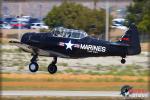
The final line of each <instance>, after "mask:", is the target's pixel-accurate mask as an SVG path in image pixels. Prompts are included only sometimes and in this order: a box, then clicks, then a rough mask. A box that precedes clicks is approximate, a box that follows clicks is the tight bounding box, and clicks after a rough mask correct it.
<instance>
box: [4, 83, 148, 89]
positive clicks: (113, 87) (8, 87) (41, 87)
mask: <svg viewBox="0 0 150 100" xmlns="http://www.w3.org/2000/svg"><path fill="white" fill-rule="evenodd" d="M66 84H67V83H66ZM120 88H121V86H109V87H108V86H97V87H76V88H73V87H59V88H58V87H48V86H43V85H40V86H5V87H1V90H62V91H89V90H90V91H120ZM133 88H134V89H143V90H145V91H149V90H148V86H134V87H133Z"/></svg>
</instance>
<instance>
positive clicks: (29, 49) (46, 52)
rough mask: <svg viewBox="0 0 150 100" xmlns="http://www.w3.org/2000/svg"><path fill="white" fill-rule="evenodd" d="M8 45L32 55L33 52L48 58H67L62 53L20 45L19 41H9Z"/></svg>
mask: <svg viewBox="0 0 150 100" xmlns="http://www.w3.org/2000/svg"><path fill="white" fill-rule="evenodd" d="M9 43H11V44H13V45H16V46H18V47H19V48H21V49H22V50H24V51H26V52H29V53H33V54H34V53H35V52H37V53H38V54H39V55H41V56H48V57H54V56H58V57H62V58H69V56H67V55H64V54H62V53H59V52H55V51H51V50H43V49H40V48H37V47H34V46H30V45H27V44H24V43H21V42H19V41H9Z"/></svg>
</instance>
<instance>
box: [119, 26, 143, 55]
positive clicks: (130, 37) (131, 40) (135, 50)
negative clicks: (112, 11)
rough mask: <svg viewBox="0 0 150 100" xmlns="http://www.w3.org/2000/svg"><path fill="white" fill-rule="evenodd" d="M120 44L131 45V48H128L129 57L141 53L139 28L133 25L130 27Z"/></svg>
mask: <svg viewBox="0 0 150 100" xmlns="http://www.w3.org/2000/svg"><path fill="white" fill-rule="evenodd" d="M118 42H119V43H123V44H128V45H129V47H127V55H136V54H139V53H141V46H140V40H139V32H138V30H137V27H136V26H135V25H133V24H132V25H130V27H129V29H128V30H127V31H126V32H125V34H124V35H123V36H122V37H121V39H120V40H119V41H118Z"/></svg>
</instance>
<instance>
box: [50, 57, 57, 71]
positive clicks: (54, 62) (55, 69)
mask: <svg viewBox="0 0 150 100" xmlns="http://www.w3.org/2000/svg"><path fill="white" fill-rule="evenodd" d="M56 63H57V57H54V58H53V61H52V63H51V64H50V65H49V66H48V72H49V73H50V74H54V73H56V72H57V66H56Z"/></svg>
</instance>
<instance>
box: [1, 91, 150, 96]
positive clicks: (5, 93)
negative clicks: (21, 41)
mask: <svg viewBox="0 0 150 100" xmlns="http://www.w3.org/2000/svg"><path fill="white" fill-rule="evenodd" d="M0 94H1V95H2V96H86V97H88V96H91V97H92V96H107V97H122V96H121V95H120V92H119V91H1V93H0ZM136 95H137V94H136ZM132 96H134V95H132ZM139 96H142V97H148V93H145V94H139Z"/></svg>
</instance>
